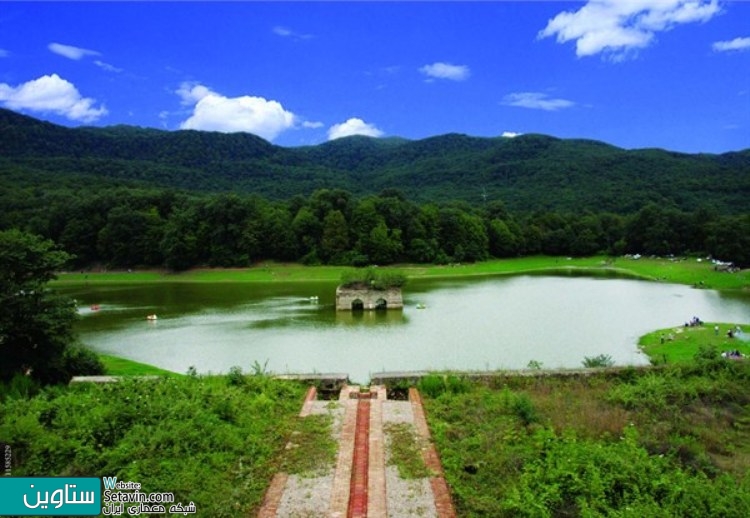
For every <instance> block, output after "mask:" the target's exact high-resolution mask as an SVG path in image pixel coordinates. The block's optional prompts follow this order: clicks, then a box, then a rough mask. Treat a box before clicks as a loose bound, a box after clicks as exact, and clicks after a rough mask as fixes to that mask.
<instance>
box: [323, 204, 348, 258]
mask: <svg viewBox="0 0 750 518" xmlns="http://www.w3.org/2000/svg"><path fill="white" fill-rule="evenodd" d="M347 250H349V227H348V226H347V223H346V219H345V218H344V215H343V214H342V213H341V211H339V210H332V211H331V212H329V213H328V214H327V215H326V217H325V219H324V220H323V237H322V238H321V240H320V252H321V256H322V257H323V259H325V260H327V261H335V260H336V259H337V258H338V257H340V256H341V255H342V254H344V253H345V252H346V251H347Z"/></svg>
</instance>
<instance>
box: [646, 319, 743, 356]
mask: <svg viewBox="0 0 750 518" xmlns="http://www.w3.org/2000/svg"><path fill="white" fill-rule="evenodd" d="M737 325H738V324H733V323H727V322H704V323H703V325H701V326H696V327H684V326H678V327H670V328H667V329H659V330H658V331H654V332H653V333H649V334H647V335H645V336H642V337H641V338H640V340H639V341H638V345H639V346H640V347H641V349H642V350H643V352H644V353H646V354H647V355H648V356H649V358H651V361H652V362H654V363H680V362H692V361H693V358H694V357H695V355H696V353H697V352H698V351H699V350H700V349H701V348H707V347H715V348H716V349H718V350H719V352H723V351H734V350H738V351H740V353H742V354H744V355H746V356H750V334H748V331H750V325H748V324H744V325H743V324H739V326H740V328H741V329H743V330H745V332H744V333H743V334H739V335H737V336H736V337H734V338H729V337H728V336H727V331H728V330H730V329H735V327H736V326H737ZM717 326H718V328H719V331H718V333H717V332H716V331H715V328H716V327H717Z"/></svg>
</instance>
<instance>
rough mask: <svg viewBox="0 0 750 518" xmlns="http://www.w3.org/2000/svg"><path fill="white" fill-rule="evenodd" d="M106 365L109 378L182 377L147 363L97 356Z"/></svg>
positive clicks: (106, 355)
mask: <svg viewBox="0 0 750 518" xmlns="http://www.w3.org/2000/svg"><path fill="white" fill-rule="evenodd" d="M97 356H98V357H99V359H100V360H101V361H102V363H103V364H104V373H105V374H107V375H109V376H180V374H178V373H176V372H172V371H168V370H164V369H160V368H159V367H154V366H153V365H148V364H146V363H140V362H136V361H133V360H128V359H125V358H120V357H119V356H110V355H108V354H97Z"/></svg>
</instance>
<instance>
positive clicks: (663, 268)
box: [55, 256, 750, 290]
mask: <svg viewBox="0 0 750 518" xmlns="http://www.w3.org/2000/svg"><path fill="white" fill-rule="evenodd" d="M388 268H390V267H388ZM393 268H395V269H398V270H400V271H402V272H403V273H405V274H406V275H407V277H409V278H410V279H420V278H455V277H465V276H491V275H513V274H528V273H545V272H546V273H557V274H561V273H580V274H591V275H622V276H630V277H633V278H639V279H647V280H654V281H661V282H671V283H679V284H687V285H690V286H696V287H701V288H711V289H720V290H725V289H750V270H744V271H741V272H737V273H726V272H718V271H715V270H714V266H713V265H712V264H711V263H710V262H709V261H700V262H699V261H698V260H697V259H694V258H691V259H684V260H669V259H658V258H641V259H637V260H636V259H629V258H616V259H612V258H608V257H604V256H597V257H587V258H570V259H568V258H561V257H543V256H534V257H522V258H516V259H502V260H500V259H498V260H492V261H484V262H479V263H472V264H458V265H398V266H395V267H393ZM350 269H351V268H350V267H344V266H303V265H299V264H281V263H272V262H267V263H260V264H258V265H255V266H253V267H250V268H243V269H198V270H190V271H187V272H182V273H167V272H157V271H148V272H138V271H135V272H130V273H128V272H103V273H93V272H89V273H85V272H84V273H63V274H61V275H60V276H59V279H58V280H57V281H55V283H58V284H85V283H96V284H100V283H127V282H137V283H141V282H297V281H333V282H336V281H338V280H340V279H341V275H342V274H343V273H344V272H346V271H348V270H350Z"/></svg>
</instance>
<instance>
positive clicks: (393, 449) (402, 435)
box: [383, 423, 433, 479]
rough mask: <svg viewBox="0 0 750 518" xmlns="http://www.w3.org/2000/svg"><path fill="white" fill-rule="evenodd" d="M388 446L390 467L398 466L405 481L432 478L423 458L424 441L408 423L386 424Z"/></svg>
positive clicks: (384, 428)
mask: <svg viewBox="0 0 750 518" xmlns="http://www.w3.org/2000/svg"><path fill="white" fill-rule="evenodd" d="M383 430H384V431H385V437H386V444H387V445H388V456H387V459H388V465H389V466H396V467H397V468H398V474H399V476H400V477H401V478H403V479H415V478H426V477H429V476H432V474H433V473H432V472H431V471H430V470H429V469H427V466H426V465H425V463H424V458H423V457H422V449H423V448H424V447H425V444H423V442H424V441H422V440H420V438H419V437H418V436H417V434H416V432H415V431H414V427H413V426H412V425H411V424H408V423H386V424H385V425H384V426H383Z"/></svg>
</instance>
